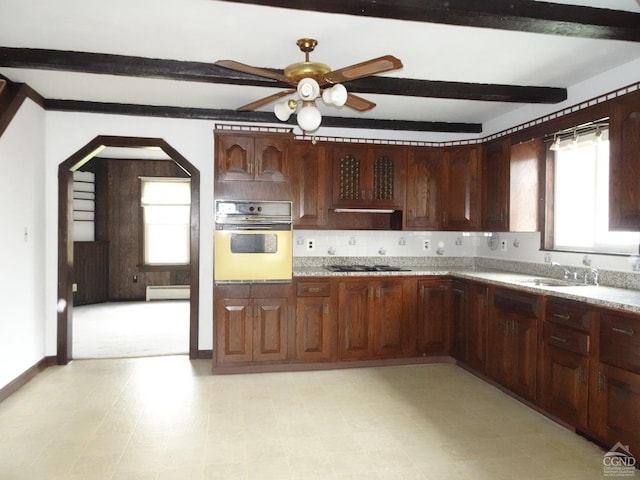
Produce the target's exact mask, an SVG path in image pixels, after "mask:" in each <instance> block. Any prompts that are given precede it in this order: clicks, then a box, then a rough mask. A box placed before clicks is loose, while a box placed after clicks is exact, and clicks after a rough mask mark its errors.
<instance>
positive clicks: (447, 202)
mask: <svg viewBox="0 0 640 480" xmlns="http://www.w3.org/2000/svg"><path fill="white" fill-rule="evenodd" d="M478 148H479V147H477V146H471V147H457V148H453V149H451V150H448V151H447V152H446V153H445V158H446V162H445V163H446V167H445V168H444V174H443V210H442V214H443V218H442V224H443V227H444V228H446V229H447V230H476V229H477V228H478V227H479V225H480V195H479V188H478V186H479V185H478V182H479V161H478Z"/></svg>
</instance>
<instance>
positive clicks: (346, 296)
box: [338, 281, 373, 359]
mask: <svg viewBox="0 0 640 480" xmlns="http://www.w3.org/2000/svg"><path fill="white" fill-rule="evenodd" d="M372 297H373V287H371V286H370V285H369V282H367V281H353V282H340V284H339V286H338V312H339V313H338V316H339V317H338V322H339V324H338V354H339V356H340V358H341V359H361V358H368V357H370V356H371V341H370V338H369V335H370V328H371V327H370V318H371V317H370V316H371V311H370V310H371V309H370V304H371V299H372Z"/></svg>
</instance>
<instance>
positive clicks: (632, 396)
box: [591, 363, 640, 459]
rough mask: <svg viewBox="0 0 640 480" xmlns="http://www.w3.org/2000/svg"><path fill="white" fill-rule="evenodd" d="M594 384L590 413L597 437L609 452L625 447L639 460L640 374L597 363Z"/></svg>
mask: <svg viewBox="0 0 640 480" xmlns="http://www.w3.org/2000/svg"><path fill="white" fill-rule="evenodd" d="M595 381H596V382H597V385H596V388H595V391H596V398H595V399H594V408H593V409H592V410H591V412H592V416H593V422H592V423H593V425H594V427H595V430H596V432H597V436H598V437H599V438H600V440H602V441H603V442H604V443H605V444H606V446H607V447H609V448H610V447H613V446H614V445H615V444H616V443H618V442H620V443H622V444H623V445H628V446H629V449H630V451H631V454H632V455H633V456H634V457H635V458H636V459H637V458H640V374H637V373H634V372H630V371H628V370H623V369H621V368H617V367H613V366H611V365H607V364H604V363H600V364H599V365H598V378H597V379H595Z"/></svg>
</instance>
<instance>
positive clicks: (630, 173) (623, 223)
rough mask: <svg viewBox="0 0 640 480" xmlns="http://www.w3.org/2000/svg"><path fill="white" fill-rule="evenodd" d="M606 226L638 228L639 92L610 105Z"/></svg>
mask: <svg viewBox="0 0 640 480" xmlns="http://www.w3.org/2000/svg"><path fill="white" fill-rule="evenodd" d="M609 142H610V143H609V151H610V155H609V229H610V230H631V231H634V230H635V231H637V230H639V229H640V183H638V178H640V155H638V152H640V93H634V94H630V95H625V96H624V97H623V98H622V99H618V100H617V101H616V104H615V105H614V107H613V114H612V115H611V118H610V124H609Z"/></svg>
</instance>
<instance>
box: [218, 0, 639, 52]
mask: <svg viewBox="0 0 640 480" xmlns="http://www.w3.org/2000/svg"><path fill="white" fill-rule="evenodd" d="M224 1H227V2H233V3H245V4H251V5H261V6H270V7H280V8H289V9H295V10H307V11H314V12H324V13H341V14H346V15H357V16H366V17H376V18H388V19H396V20H408V21H414V22H426V23H442V24H447V25H459V26H468V27H480V28H493V29H499V30H511V31H522V32H532V33H542V34H547V35H561V36H568V37H582V38H600V39H609V40H626V41H630V42H640V13H635V12H625V11H621V10H610V9H606V8H595V7H585V6H577V5H564V4H559V3H551V2H542V1H532V0H510V1H508V2H507V1H504V0H481V1H478V0H420V1H419V2H418V1H416V0H322V1H317V0H298V1H296V2H291V1H289V0H224Z"/></svg>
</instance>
